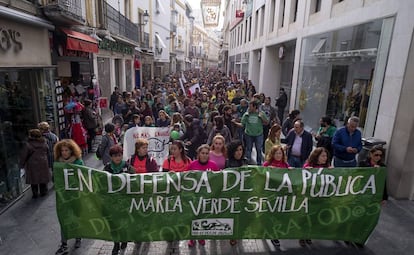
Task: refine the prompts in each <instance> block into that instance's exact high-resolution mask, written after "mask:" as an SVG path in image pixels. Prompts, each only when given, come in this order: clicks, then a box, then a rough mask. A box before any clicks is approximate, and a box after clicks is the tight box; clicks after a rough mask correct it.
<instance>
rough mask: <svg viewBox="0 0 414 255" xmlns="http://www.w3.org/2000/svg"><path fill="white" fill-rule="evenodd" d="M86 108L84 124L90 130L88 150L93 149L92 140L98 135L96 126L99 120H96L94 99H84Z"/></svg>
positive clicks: (83, 115) (83, 112)
mask: <svg viewBox="0 0 414 255" xmlns="http://www.w3.org/2000/svg"><path fill="white" fill-rule="evenodd" d="M83 103H84V105H85V109H83V111H82V119H83V125H84V127H85V128H86V130H87V131H88V139H87V140H88V151H92V141H93V139H95V136H96V130H95V129H96V127H97V126H98V122H97V120H96V112H95V111H94V110H93V109H92V107H91V106H92V101H91V100H90V99H85V100H84V101H83Z"/></svg>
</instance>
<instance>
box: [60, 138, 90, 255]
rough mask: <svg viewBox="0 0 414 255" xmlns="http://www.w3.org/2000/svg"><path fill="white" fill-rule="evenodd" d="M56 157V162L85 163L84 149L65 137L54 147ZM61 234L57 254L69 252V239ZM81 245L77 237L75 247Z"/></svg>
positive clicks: (61, 254)
mask: <svg viewBox="0 0 414 255" xmlns="http://www.w3.org/2000/svg"><path fill="white" fill-rule="evenodd" d="M53 152H54V157H55V161H56V162H64V163H69V164H75V165H83V161H82V150H81V148H79V146H78V145H77V144H76V143H75V141H73V140H72V139H63V140H62V141H60V142H57V143H56V144H55V147H54V148H53ZM60 235H61V244H60V247H59V249H58V250H57V251H56V253H55V254H56V255H64V254H68V252H69V251H68V240H66V238H65V237H64V236H63V233H62V231H60ZM80 246H81V239H80V238H76V241H75V248H79V247H80Z"/></svg>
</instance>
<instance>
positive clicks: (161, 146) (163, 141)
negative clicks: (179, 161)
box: [124, 127, 170, 166]
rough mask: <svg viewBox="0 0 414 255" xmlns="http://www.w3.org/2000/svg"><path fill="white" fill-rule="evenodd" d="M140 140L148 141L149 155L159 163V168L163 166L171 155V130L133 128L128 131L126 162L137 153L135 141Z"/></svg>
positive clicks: (165, 128) (125, 143) (125, 149)
mask: <svg viewBox="0 0 414 255" xmlns="http://www.w3.org/2000/svg"><path fill="white" fill-rule="evenodd" d="M138 138H145V139H147V140H148V155H150V156H151V157H153V158H154V159H155V160H156V161H157V164H158V166H161V165H162V163H163V162H164V160H165V159H166V158H168V155H169V142H170V128H169V127H133V128H130V129H128V130H127V131H126V133H125V136H124V160H128V159H129V158H130V157H131V155H133V154H134V153H135V141H136V139H138Z"/></svg>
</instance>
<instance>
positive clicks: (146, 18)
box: [138, 10, 150, 26]
mask: <svg viewBox="0 0 414 255" xmlns="http://www.w3.org/2000/svg"><path fill="white" fill-rule="evenodd" d="M149 17H150V15H149V13H148V10H145V12H144V14H142V18H143V22H142V23H138V25H140V26H145V25H146V24H147V23H148V21H149Z"/></svg>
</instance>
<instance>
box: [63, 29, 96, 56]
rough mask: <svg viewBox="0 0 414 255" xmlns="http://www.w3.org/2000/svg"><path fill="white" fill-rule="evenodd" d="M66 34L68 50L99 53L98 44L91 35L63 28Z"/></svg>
mask: <svg viewBox="0 0 414 255" xmlns="http://www.w3.org/2000/svg"><path fill="white" fill-rule="evenodd" d="M61 30H62V31H63V32H64V33H65V34H66V37H67V38H66V49H68V50H78V51H84V52H92V53H98V42H97V41H96V40H95V39H94V38H92V37H90V36H89V35H86V34H83V33H80V32H76V31H73V30H70V29H64V28H61Z"/></svg>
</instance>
